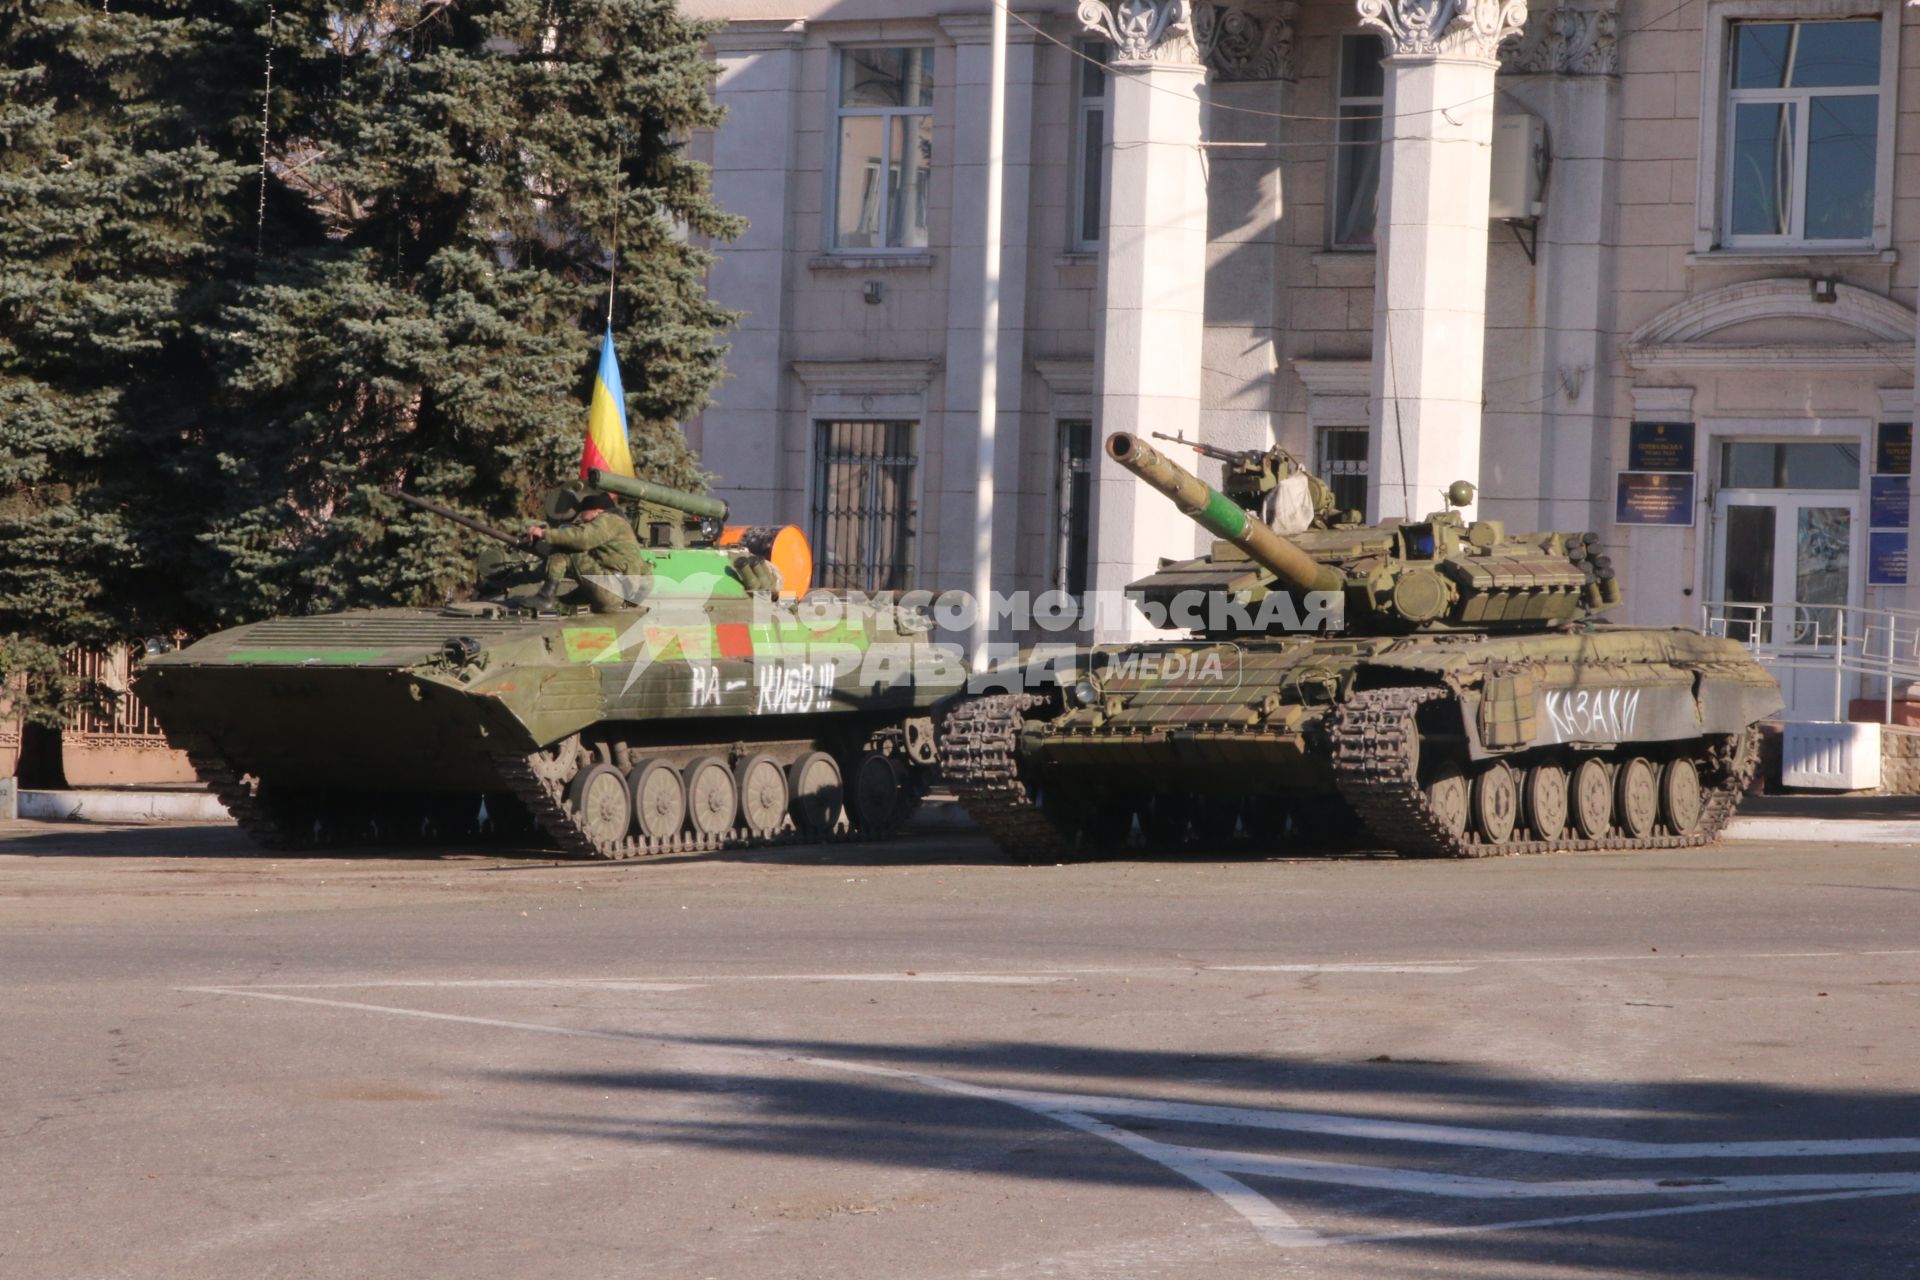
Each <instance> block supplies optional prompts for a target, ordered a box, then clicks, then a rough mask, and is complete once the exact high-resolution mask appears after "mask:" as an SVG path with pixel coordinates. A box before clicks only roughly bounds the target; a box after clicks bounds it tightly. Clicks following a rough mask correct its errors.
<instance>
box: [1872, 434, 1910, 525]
mask: <svg viewBox="0 0 1920 1280" xmlns="http://www.w3.org/2000/svg"><path fill="white" fill-rule="evenodd" d="M1873 470H1874V473H1875V474H1876V475H1883V476H1904V475H1906V474H1907V473H1908V472H1909V471H1912V470H1913V424H1912V423H1911V422H1883V423H1881V424H1880V428H1879V430H1877V431H1875V432H1874V433H1873ZM1902 523H1904V521H1903V522H1902Z"/></svg>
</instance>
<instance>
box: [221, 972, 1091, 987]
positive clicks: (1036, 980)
mask: <svg viewBox="0 0 1920 1280" xmlns="http://www.w3.org/2000/svg"><path fill="white" fill-rule="evenodd" d="M1075 977H1076V975H1074V974H1071V973H1047V974H1038V973H917V972H916V973H908V972H897V973H742V974H711V975H708V976H705V977H699V978H684V979H666V980H659V979H653V978H442V979H424V978H422V979H386V978H369V979H365V980H363V981H359V982H260V983H254V984H252V985H250V986H249V987H248V988H247V990H249V991H254V990H259V991H348V990H354V989H362V990H369V991H370V990H375V989H384V988H389V987H393V988H400V987H501V988H511V987H530V988H541V987H582V988H585V987H604V988H609V989H614V990H620V991H692V990H697V989H699V988H701V987H706V986H711V985H713V984H714V983H716V982H939V983H965V984H971V985H978V986H987V987H1024V986H1034V985H1038V984H1041V983H1048V982H1072V981H1074V980H1075Z"/></svg>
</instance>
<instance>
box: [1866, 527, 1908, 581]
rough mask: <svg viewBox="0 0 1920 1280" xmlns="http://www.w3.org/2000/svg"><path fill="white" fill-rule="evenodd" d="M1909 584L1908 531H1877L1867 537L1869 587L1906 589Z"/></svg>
mask: <svg viewBox="0 0 1920 1280" xmlns="http://www.w3.org/2000/svg"><path fill="white" fill-rule="evenodd" d="M1906 584H1907V531H1906V530H1905V529H1876V530H1875V531H1873V532H1872V533H1869V534H1868V535H1867V585H1868V586H1872V587H1904V586H1905V585H1906Z"/></svg>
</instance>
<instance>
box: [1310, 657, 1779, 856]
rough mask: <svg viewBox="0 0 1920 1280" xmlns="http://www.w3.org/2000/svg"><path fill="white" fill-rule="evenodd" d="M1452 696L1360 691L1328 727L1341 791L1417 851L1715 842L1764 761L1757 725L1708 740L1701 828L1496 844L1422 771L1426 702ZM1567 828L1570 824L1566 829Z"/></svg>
mask: <svg viewBox="0 0 1920 1280" xmlns="http://www.w3.org/2000/svg"><path fill="white" fill-rule="evenodd" d="M1452 697H1453V693H1452V691H1451V690H1449V689H1445V688H1433V687H1403V688H1388V689H1368V690H1363V691H1361V692H1358V693H1355V694H1354V695H1353V696H1352V697H1350V698H1349V699H1348V700H1347V701H1346V702H1344V703H1343V704H1341V705H1340V707H1339V708H1338V709H1337V710H1336V711H1335V712H1334V715H1333V718H1332V723H1331V725H1330V731H1331V736H1332V743H1333V768H1334V780H1335V783H1336V785H1337V786H1338V787H1339V789H1340V794H1341V796H1342V798H1344V799H1345V800H1346V801H1347V803H1348V804H1349V805H1351V806H1352V807H1353V809H1354V811H1355V812H1356V813H1357V814H1359V816H1360V818H1361V820H1362V821H1364V822H1365V823H1366V824H1367V828H1368V830H1369V831H1371V832H1372V834H1373V836H1374V837H1375V838H1376V839H1377V840H1379V841H1380V842H1381V843H1382V844H1384V845H1386V846H1388V847H1390V848H1392V849H1395V850H1397V851H1399V852H1401V853H1402V854H1406V855H1408V856H1412V857H1428V858H1486V857H1499V856H1504V855H1508V854H1521V853H1573V852H1583V851H1587V850H1607V849H1684V848H1691V847H1695V846H1699V845H1706V844H1712V843H1713V842H1714V841H1715V840H1717V839H1719V838H1720V833H1721V832H1722V831H1724V830H1725V829H1726V826H1727V823H1728V822H1729V821H1730V820H1732V818H1733V811H1734V807H1735V806H1736V805H1737V804H1738V803H1739V800H1740V796H1741V794H1742V793H1743V792H1745V790H1746V788H1747V784H1748V782H1750V781H1751V780H1752V778H1753V772H1754V769H1755V768H1756V767H1757V766H1758V764H1759V757H1760V753H1759V750H1758V739H1759V731H1758V729H1757V728H1751V727H1750V728H1748V729H1747V731H1746V733H1745V735H1743V737H1740V738H1735V739H1732V740H1730V741H1729V742H1728V743H1727V744H1726V745H1724V746H1710V747H1709V748H1708V749H1707V750H1705V751H1704V752H1703V753H1702V754H1701V755H1699V756H1698V757H1696V759H1695V763H1696V764H1698V765H1699V766H1700V767H1701V772H1702V774H1703V779H1702V780H1703V782H1704V781H1706V779H1708V778H1712V777H1714V776H1715V775H1716V774H1717V775H1719V780H1718V782H1717V784H1715V785H1713V786H1711V787H1708V788H1703V790H1704V795H1703V797H1702V799H1703V801H1704V803H1703V806H1702V812H1701V816H1700V827H1699V829H1698V830H1697V831H1695V832H1694V833H1693V834H1692V835H1679V834H1676V833H1672V832H1666V833H1664V834H1663V833H1661V831H1660V828H1658V827H1656V828H1655V829H1654V831H1652V832H1649V833H1648V834H1647V835H1645V836H1641V837H1633V836H1626V835H1610V836H1604V837H1597V838H1589V837H1586V836H1581V835H1577V834H1568V835H1565V836H1563V837H1562V838H1560V839H1556V840H1535V839H1510V840H1504V841H1501V842H1499V843H1492V842H1488V841H1485V840H1482V839H1479V838H1477V837H1476V836H1475V835H1474V834H1473V833H1472V831H1471V829H1469V830H1468V831H1467V832H1466V833H1464V834H1462V833H1456V832H1454V831H1452V830H1451V829H1449V828H1448V827H1447V825H1446V824H1445V823H1444V822H1443V821H1441V819H1440V818H1439V817H1437V816H1436V815H1435V814H1434V812H1433V809H1432V807H1431V806H1430V805H1429V804H1428V802H1427V795H1426V791H1425V789H1424V788H1422V786H1421V785H1420V782H1419V779H1418V778H1417V776H1416V769H1417V767H1418V759H1419V750H1418V743H1417V738H1418V729H1417V727H1416V723H1415V721H1416V718H1417V716H1418V714H1419V712H1420V709H1421V707H1423V706H1425V705H1427V704H1429V703H1435V702H1440V701H1445V700H1447V699H1450V698H1452ZM1568 830H1569V832H1571V831H1572V828H1571V827H1569V828H1568Z"/></svg>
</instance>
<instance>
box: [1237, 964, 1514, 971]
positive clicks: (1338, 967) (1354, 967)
mask: <svg viewBox="0 0 1920 1280" xmlns="http://www.w3.org/2000/svg"><path fill="white" fill-rule="evenodd" d="M1475 967H1476V966H1474V965H1471V964H1210V965H1208V966H1207V972H1208V973H1472V972H1473V970H1474V969H1475Z"/></svg>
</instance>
